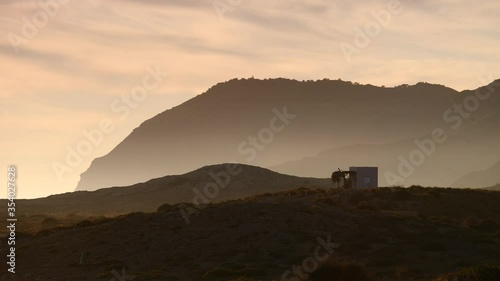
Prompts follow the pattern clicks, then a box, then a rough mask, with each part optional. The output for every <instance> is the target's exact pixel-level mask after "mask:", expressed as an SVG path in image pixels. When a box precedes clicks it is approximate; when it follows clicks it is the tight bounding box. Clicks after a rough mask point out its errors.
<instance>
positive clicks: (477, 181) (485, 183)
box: [453, 162, 500, 188]
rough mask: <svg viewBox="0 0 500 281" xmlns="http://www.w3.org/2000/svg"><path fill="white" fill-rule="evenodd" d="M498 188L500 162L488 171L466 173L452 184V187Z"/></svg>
mask: <svg viewBox="0 0 500 281" xmlns="http://www.w3.org/2000/svg"><path fill="white" fill-rule="evenodd" d="M495 185H497V186H500V162H498V163H496V164H495V165H493V166H492V167H490V168H489V169H485V170H482V171H476V172H471V173H468V174H467V175H465V176H463V177H461V178H459V179H458V180H457V181H455V182H454V183H453V187H459V188H464V187H493V186H495Z"/></svg>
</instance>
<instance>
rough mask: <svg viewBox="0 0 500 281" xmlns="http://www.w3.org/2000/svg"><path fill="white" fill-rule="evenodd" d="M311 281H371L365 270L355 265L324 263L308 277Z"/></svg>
mask: <svg viewBox="0 0 500 281" xmlns="http://www.w3.org/2000/svg"><path fill="white" fill-rule="evenodd" d="M310 280H311V281H371V280H373V279H371V278H370V277H369V276H368V274H367V272H366V270H365V268H364V267H363V266H361V265H359V264H356V263H343V264H340V263H335V262H330V263H326V264H324V265H322V266H320V268H318V270H316V271H315V272H313V273H311V275H310Z"/></svg>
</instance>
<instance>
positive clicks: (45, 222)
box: [41, 217, 61, 228]
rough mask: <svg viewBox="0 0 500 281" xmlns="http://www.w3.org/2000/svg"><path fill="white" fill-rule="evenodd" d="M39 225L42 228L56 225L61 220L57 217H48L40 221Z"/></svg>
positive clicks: (59, 223)
mask: <svg viewBox="0 0 500 281" xmlns="http://www.w3.org/2000/svg"><path fill="white" fill-rule="evenodd" d="M41 225H42V227H44V228H45V227H56V226H59V225H61V222H60V221H59V220H58V219H56V218H52V217H48V218H45V219H44V220H43V221H42V222H41Z"/></svg>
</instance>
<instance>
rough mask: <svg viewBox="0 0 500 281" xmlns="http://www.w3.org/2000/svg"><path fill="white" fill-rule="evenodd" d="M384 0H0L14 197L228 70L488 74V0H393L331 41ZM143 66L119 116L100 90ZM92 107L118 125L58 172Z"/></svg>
mask: <svg viewBox="0 0 500 281" xmlns="http://www.w3.org/2000/svg"><path fill="white" fill-rule="evenodd" d="M391 1H395V0H387V1H382V0H368V1H362V2H359V1H357V2H346V1H341V0H333V1H323V0H311V1H298V0H294V1H290V0H276V1H265V0H255V1H249V0H241V1H236V0H231V1H229V0H216V1H211V0H210V1H205V0H203V1H200V0H196V1H195V0H147V1H144V0H141V1H139V0H126V1H118V0H112V1H104V0H86V1H76V0H72V1H66V0H65V1H63V0H60V2H67V3H61V4H59V2H57V0H43V1H40V2H35V1H27V0H26V1H19V0H16V1H13V0H9V1H2V2H0V33H1V34H2V36H1V37H0V60H1V65H2V67H1V68H0V86H1V88H2V91H0V106H1V108H0V118H1V120H0V129H2V132H8V133H9V134H2V136H3V137H2V138H1V139H0V144H1V146H0V147H1V148H0V153H1V155H2V159H1V161H0V162H1V164H2V166H3V167H5V166H6V165H8V164H17V165H18V166H19V169H20V171H21V176H20V185H21V188H20V194H19V195H20V197H25V198H31V197H38V196H42V195H48V194H52V193H61V192H66V191H71V190H73V189H74V187H75V185H76V182H77V181H78V178H79V174H80V173H81V172H82V171H84V170H85V169H86V168H87V167H88V165H89V164H90V161H92V159H93V158H95V157H99V156H102V155H103V154H105V153H107V152H109V151H110V150H111V148H112V147H113V146H115V145H116V144H118V143H119V142H120V141H121V140H122V139H123V138H124V137H125V136H126V135H127V134H128V133H129V132H130V131H131V130H132V129H133V128H134V127H136V126H137V125H139V124H140V123H141V122H142V121H144V120H145V119H147V118H150V117H152V116H154V115H156V114H157V113H159V112H161V111H163V110H165V109H168V108H170V107H172V106H175V105H177V104H179V103H180V102H182V101H184V100H187V99H189V98H190V97H193V96H195V95H197V94H200V93H201V92H203V91H204V90H206V89H207V88H208V87H210V86H212V85H213V84H215V83H217V82H220V81H226V80H229V79H231V78H234V77H250V76H255V77H257V78H268V77H289V78H295V79H300V80H302V79H322V78H325V77H326V78H332V79H337V78H342V79H344V80H352V81H357V82H361V83H371V84H375V85H387V86H392V85H398V84H404V83H406V84H413V83H416V82H418V81H427V82H432V83H439V84H445V85H447V86H450V87H453V88H455V89H458V90H461V89H467V88H475V87H477V86H480V85H482V84H484V83H483V81H481V79H480V77H484V76H488V77H491V78H492V79H494V78H500V66H499V65H498V63H497V62H498V61H500V53H498V47H499V46H500V45H499V43H500V41H499V39H500V30H499V29H498V26H500V19H499V18H498V14H499V12H500V3H499V2H498V1H493V0H486V1H481V2H480V3H478V2H477V1H476V2H474V1H467V0H441V1H430V0H425V1H404V0H401V2H400V7H401V9H402V10H401V12H400V13H398V14H393V15H391V18H390V21H389V23H388V24H387V26H385V27H382V28H381V29H380V31H379V32H378V34H377V36H373V37H372V36H370V37H369V39H370V42H369V44H368V45H367V46H365V47H363V48H359V52H358V53H356V54H354V55H353V56H352V57H351V60H350V62H348V61H347V60H346V58H345V56H344V53H343V52H342V50H341V48H340V45H341V43H347V44H350V45H352V46H355V36H356V32H355V30H357V29H360V30H365V28H366V27H367V25H369V24H370V23H373V21H374V20H375V16H374V14H377V13H380V11H385V10H387V7H388V5H389V3H390V2H391ZM47 3H49V4H50V3H52V5H49V4H47ZM53 3H58V4H57V5H53ZM44 7H45V8H44ZM44 14H45V15H46V16H47V18H46V19H44V17H43V15H44ZM27 22H28V23H30V24H35V23H37V22H38V23H39V25H40V27H37V28H36V29H37V31H36V32H34V34H35V35H34V36H32V38H27V37H26V36H25V34H23V27H24V28H25V29H26V27H25V26H26V25H27ZM40 23H41V24H40ZM35 27H36V25H35ZM31 35H32V34H30V37H31ZM16 50H17V51H18V52H16ZM148 66H159V67H160V68H161V69H162V70H164V71H165V72H168V73H169V74H170V75H169V77H168V79H166V80H165V81H164V82H163V83H162V84H161V85H160V86H159V87H158V88H156V89H155V90H154V91H151V92H150V93H149V95H148V98H147V99H146V100H145V101H143V102H141V104H140V105H139V106H138V107H137V108H135V109H134V110H133V111H132V112H131V114H130V115H129V116H128V118H127V119H126V120H121V119H117V118H116V114H115V113H114V112H113V111H112V110H111V109H110V105H111V103H112V102H113V100H114V99H116V98H120V97H121V96H122V95H127V94H129V93H130V92H131V91H132V89H134V87H136V86H137V85H139V84H141V83H142V82H141V79H142V78H143V76H144V75H145V73H146V68H147V67H148ZM103 118H112V119H113V120H116V125H117V130H116V131H115V132H114V133H113V134H110V135H108V136H106V138H105V140H104V142H103V144H102V145H100V146H99V147H97V148H96V149H95V150H94V151H93V152H92V154H91V155H89V156H88V157H87V158H86V159H85V160H84V163H83V164H82V165H81V166H79V167H77V168H75V169H74V171H72V173H71V176H68V177H67V179H65V180H64V181H63V182H59V181H58V180H57V179H56V177H55V175H54V173H53V171H52V168H51V163H52V162H53V161H63V160H64V155H65V146H67V145H70V146H71V145H74V144H75V143H77V142H78V140H79V139H81V138H82V135H81V130H82V129H85V128H94V127H96V126H98V124H99V121H100V120H102V119H103ZM23 171H24V173H23Z"/></svg>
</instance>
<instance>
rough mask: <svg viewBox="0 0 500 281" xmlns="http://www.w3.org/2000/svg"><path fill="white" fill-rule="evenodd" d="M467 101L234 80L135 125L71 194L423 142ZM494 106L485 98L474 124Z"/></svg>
mask: <svg viewBox="0 0 500 281" xmlns="http://www.w3.org/2000/svg"><path fill="white" fill-rule="evenodd" d="M472 93H473V91H464V92H460V93H459V92H457V91H455V90H453V89H450V88H446V87H444V86H441V85H431V84H426V83H419V84H416V85H413V86H400V87H395V88H384V87H375V86H372V85H359V84H353V83H351V82H344V81H339V80H337V81H332V80H321V81H315V82H312V81H308V82H299V81H295V80H287V79H269V80H257V79H240V80H238V79H234V80H231V81H228V82H225V83H220V84H218V85H216V86H214V87H212V88H210V89H209V90H208V91H207V92H205V93H203V94H201V95H199V96H197V97H195V98H193V99H191V100H189V101H187V102H185V103H183V104H182V105H180V106H177V107H175V108H172V109H170V110H167V111H165V112H163V113H161V114H159V115H157V116H155V117H154V118H152V119H150V120H147V121H146V122H144V123H143V124H141V126H139V127H138V128H136V129H135V130H134V131H133V132H132V133H131V134H130V135H129V136H128V137H127V138H126V139H125V140H123V142H121V143H120V144H119V145H118V146H117V147H116V148H114V149H113V150H112V151H111V152H110V153H108V154H107V155H105V156H103V157H100V158H97V159H95V160H94V161H93V162H92V164H91V166H90V167H89V169H88V170H87V171H86V172H84V173H83V174H82V175H81V179H80V182H79V183H78V186H77V190H95V189H98V188H102V187H107V186H117V185H130V184H134V183H137V182H142V181H146V180H148V179H151V178H156V177H159V176H162V175H165V174H181V173H185V172H187V171H190V170H193V169H195V168H196V167H200V166H204V165H209V164H211V163H224V162H238V163H249V164H252V165H258V166H264V167H266V166H267V167H268V166H273V165H277V164H280V163H284V162H287V161H292V160H296V159H301V158H303V157H306V156H312V155H315V154H317V153H319V152H321V151H323V150H326V149H330V148H332V147H341V146H346V145H351V144H360V143H365V144H380V143H388V142H394V141H397V140H401V139H406V138H410V137H416V136H422V135H426V134H429V133H430V132H431V131H432V129H434V128H435V127H438V126H444V125H445V124H444V123H445V121H444V120H443V113H444V112H445V111H446V110H447V109H449V108H450V107H452V106H453V104H455V103H462V102H463V99H464V98H465V97H466V96H467V95H469V94H472ZM498 105H500V103H499V99H498V95H492V97H491V98H490V100H489V101H488V103H483V104H481V108H480V109H479V110H477V111H476V112H474V114H473V117H474V116H482V115H483V114H485V112H491V111H492V110H493V109H495V110H498V108H500V107H499V106H498ZM471 120H472V119H468V120H464V123H467V124H468V123H470V122H472V121H471ZM498 120H500V119H498ZM249 137H255V138H256V139H257V141H255V139H254V140H253V141H254V142H252V139H249ZM483 137H487V136H486V135H485V136H483ZM255 142H256V143H255ZM327 176H328V174H326V175H324V177H327Z"/></svg>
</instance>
